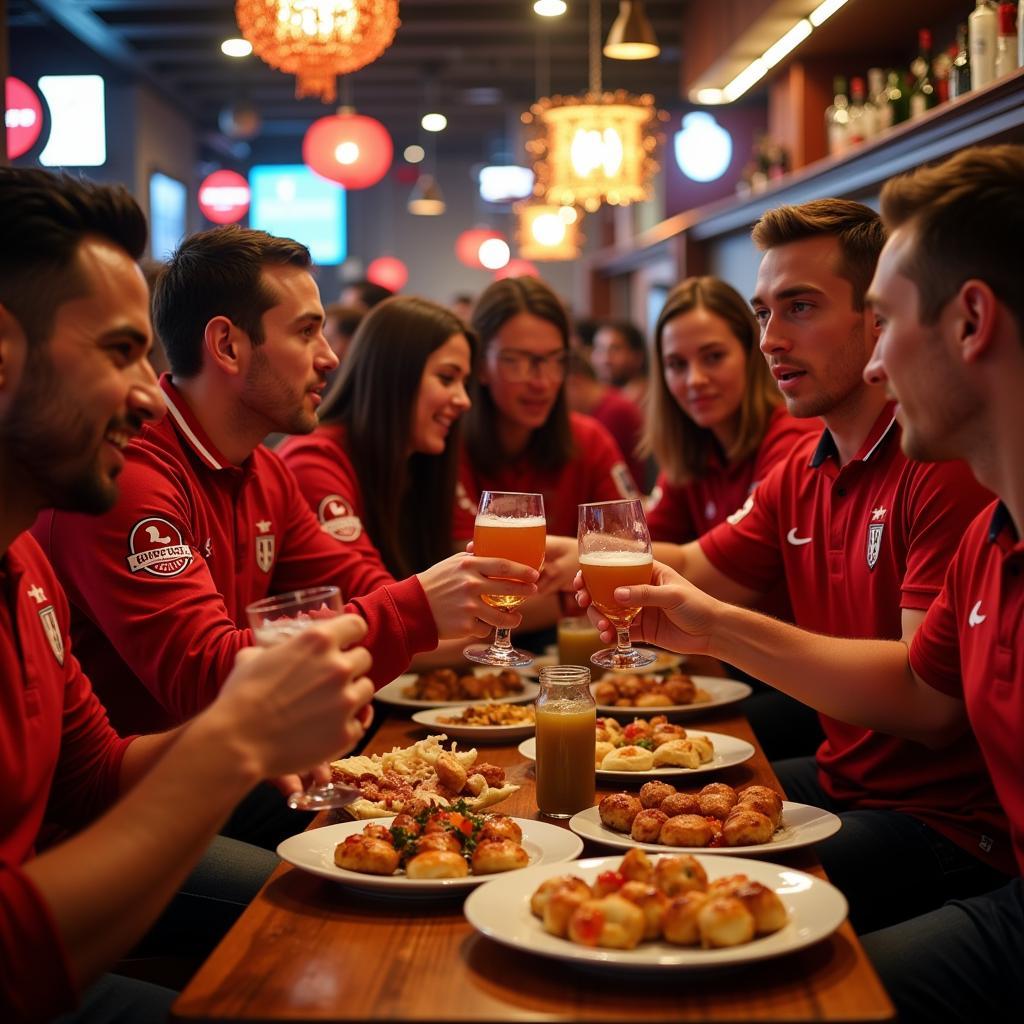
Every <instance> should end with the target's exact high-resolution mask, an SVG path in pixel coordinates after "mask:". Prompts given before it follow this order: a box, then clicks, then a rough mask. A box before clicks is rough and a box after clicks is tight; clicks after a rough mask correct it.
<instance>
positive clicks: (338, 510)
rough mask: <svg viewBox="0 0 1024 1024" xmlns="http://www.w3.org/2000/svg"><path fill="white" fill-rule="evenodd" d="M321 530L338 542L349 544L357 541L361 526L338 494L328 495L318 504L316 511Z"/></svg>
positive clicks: (357, 518)
mask: <svg viewBox="0 0 1024 1024" xmlns="http://www.w3.org/2000/svg"><path fill="white" fill-rule="evenodd" d="M316 514H317V518H318V519H319V520H320V526H321V528H322V529H323V530H324V531H325V532H326V533H329V534H330V535H331V536H332V537H337V538H338V540H343V541H347V542H348V543H349V544H351V543H352V541H354V540H358V538H359V536H360V534H362V532H363V524H362V523H361V522H360V520H359V516H357V515H356V514H355V513H354V511H353V510H352V507H351V506H350V505H349V503H348V502H347V501H345V499H344V498H343V497H342V496H341V495H340V494H328V495H327V497H326V498H324V500H323V501H321V502H320V504H319V506H318V507H317V510H316Z"/></svg>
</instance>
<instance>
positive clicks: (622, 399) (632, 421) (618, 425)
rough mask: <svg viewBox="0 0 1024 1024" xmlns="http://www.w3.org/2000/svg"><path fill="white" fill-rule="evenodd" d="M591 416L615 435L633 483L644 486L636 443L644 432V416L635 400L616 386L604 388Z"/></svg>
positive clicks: (641, 461) (642, 466)
mask: <svg viewBox="0 0 1024 1024" xmlns="http://www.w3.org/2000/svg"><path fill="white" fill-rule="evenodd" d="M589 415H590V416H592V417H593V418H594V419H595V420H597V422H598V423H600V424H601V426H602V427H604V428H605V429H606V430H607V431H608V433H609V434H611V435H612V437H613V438H614V439H615V443H616V444H617V445H618V446H619V450H620V451H621V452H622V454H623V457H624V458H625V460H626V465H627V467H628V468H629V473H630V476H632V477H633V481H634V483H636V484H638V485H642V484H643V482H644V477H645V476H646V470H645V468H644V463H643V459H641V458H640V457H639V456H638V455H637V453H636V446H637V445H638V444H639V443H640V435H641V434H642V433H643V429H644V418H643V415H642V414H641V412H640V410H639V409H638V408H637V406H636V403H635V402H631V401H630V400H629V399H628V398H626V396H625V395H623V394H622V392H621V391H617V390H616V389H615V388H605V389H604V394H603V395H602V396H601V401H600V402H598V403H597V405H595V406H594V408H593V409H591V410H590V413H589Z"/></svg>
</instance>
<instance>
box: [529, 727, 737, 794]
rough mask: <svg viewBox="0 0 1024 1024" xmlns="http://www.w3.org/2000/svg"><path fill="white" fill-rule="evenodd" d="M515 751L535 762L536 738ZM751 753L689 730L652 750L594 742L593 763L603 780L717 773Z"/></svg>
mask: <svg viewBox="0 0 1024 1024" xmlns="http://www.w3.org/2000/svg"><path fill="white" fill-rule="evenodd" d="M598 721H601V720H600V719H598ZM648 742H651V741H648ZM518 750H519V753H520V754H522V755H523V757H525V758H528V759H529V760H531V761H536V760H537V740H536V738H535V737H533V736H531V737H530V738H529V739H525V740H523V741H522V743H520V744H519V747H518ZM753 756H754V748H753V746H751V745H750V744H749V743H747V741H746V740H740V739H737V738H736V737H735V736H726V735H725V734H724V733H719V732H701V733H697V732H692V731H691V732H689V733H687V735H686V738H678V737H673V738H672V739H669V740H666V741H665V742H664V743H662V744H661V745H660V746H658V747H657V748H656V749H653V750H652V749H651V748H649V747H646V746H639V745H636V744H625V745H622V746H618V747H616V746H613V745H612V744H611V743H610V742H607V741H605V742H602V741H597V742H596V743H595V746H594V758H595V762H599V763H596V770H597V777H598V779H600V780H602V781H604V782H606V783H608V782H622V781H625V780H627V779H638V778H657V779H662V778H673V777H679V776H682V775H699V774H701V773H702V772H716V771H718V770H719V769H721V768H728V767H730V766H731V765H734V764H742V763H743V762H744V761H748V760H750V758H752V757H753Z"/></svg>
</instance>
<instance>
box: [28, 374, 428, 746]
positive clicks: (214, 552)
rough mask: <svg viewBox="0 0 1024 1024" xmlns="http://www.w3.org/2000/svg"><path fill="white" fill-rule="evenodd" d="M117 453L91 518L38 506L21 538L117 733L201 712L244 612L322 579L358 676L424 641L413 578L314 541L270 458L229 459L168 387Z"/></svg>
mask: <svg viewBox="0 0 1024 1024" xmlns="http://www.w3.org/2000/svg"><path fill="white" fill-rule="evenodd" d="M161 386H162V387H163V390H164V396H165V398H166V401H167V408H168V415H167V416H165V417H164V419H163V420H162V421H161V422H160V423H157V424H150V425H147V426H146V427H145V428H144V430H143V432H142V434H141V435H140V436H139V437H137V438H136V439H135V440H133V441H132V443H131V445H130V446H129V448H128V455H127V464H126V465H125V468H124V470H123V471H122V473H121V476H120V477H119V487H120V492H121V497H120V499H119V500H118V503H117V505H116V506H115V507H114V509H113V510H111V511H110V512H108V513H107V514H106V515H103V516H83V515H77V514H72V513H67V512H48V513H45V514H44V515H43V516H41V517H40V519H39V520H38V521H37V522H36V525H35V527H34V528H33V531H34V533H35V535H36V538H37V539H38V540H39V541H40V543H41V544H42V545H43V549H44V550H45V551H46V552H47V554H48V555H49V557H50V560H51V562H52V563H53V565H54V568H55V569H56V571H57V574H58V576H59V577H60V579H61V581H62V582H63V584H64V587H65V589H66V590H67V592H68V597H69V598H70V600H71V604H72V607H73V618H72V635H73V637H74V640H75V648H76V650H77V652H78V656H79V657H80V658H81V659H82V664H83V665H84V666H85V667H86V670H87V671H88V673H89V675H90V677H91V678H92V679H93V680H95V686H96V692H97V693H98V694H99V695H100V698H101V700H102V701H103V703H104V705H105V706H106V707H107V709H108V710H109V712H110V716H111V720H112V722H113V723H114V725H115V727H117V728H118V729H120V730H121V731H137V732H155V731H158V730H160V729H165V728H167V727H169V726H171V725H176V724H178V723H180V722H182V721H185V720H186V719H188V718H191V717H192V716H193V715H195V714H196V713H197V712H199V711H201V710H202V709H203V708H204V707H206V706H207V705H208V704H209V703H210V702H211V701H212V700H213V699H214V697H215V696H216V695H217V692H218V690H219V689H220V685H221V682H222V681H223V680H224V678H225V677H226V676H227V674H228V672H229V671H230V670H231V666H232V665H233V664H234V660H235V655H236V653H237V652H238V650H239V649H240V648H242V647H245V646H248V645H249V644H251V642H252V636H251V633H250V630H249V629H248V628H247V625H246V618H245V607H246V605H248V604H249V603H251V602H252V601H257V600H259V599H260V598H263V597H267V596H268V595H271V594H281V593H285V592H286V591H290V590H298V589H301V588H305V587H312V586H320V585H323V584H326V583H334V584H336V585H337V586H338V587H339V588H340V589H341V592H342V595H343V596H344V597H346V598H348V599H349V600H350V601H351V603H350V605H349V606H348V609H347V610H349V611H355V612H357V613H358V614H360V615H362V616H363V618H365V619H366V621H367V623H368V625H369V633H368V636H367V639H366V641H365V643H366V646H367V647H368V648H369V649H370V651H371V653H372V654H373V669H372V672H371V674H372V677H373V679H374V681H375V682H377V683H378V684H380V683H384V682H387V681H388V680H390V679H393V678H394V677H395V676H396V675H398V674H399V673H401V672H403V671H404V670H405V668H406V667H407V666H408V664H409V661H410V659H411V658H412V656H413V654H415V653H417V652H418V651H424V650H432V649H433V648H434V647H436V646H437V631H436V627H435V625H434V619H433V615H432V614H431V611H430V606H429V604H428V603H427V599H426V595H425V594H424V593H423V588H422V587H421V586H420V584H419V581H418V580H417V579H416V578H415V577H410V578H409V579H408V580H405V581H403V582H401V583H389V585H386V586H382V585H381V584H382V583H385V582H388V581H390V577H389V576H387V574H386V573H381V571H380V570H379V568H378V567H376V566H373V565H368V564H366V563H365V561H364V560H363V559H362V558H360V557H359V555H358V554H357V553H355V552H353V551H352V549H351V548H350V547H349V546H348V545H346V544H342V543H339V542H338V541H337V540H335V539H334V538H333V537H331V536H330V535H329V534H327V533H325V532H324V531H323V530H322V529H321V528H320V524H319V523H318V522H317V519H316V516H314V515H313V514H312V513H311V512H310V511H309V508H308V507H307V505H306V502H305V499H304V498H303V497H302V495H301V493H300V492H299V489H298V486H297V485H296V483H295V478H294V477H293V476H292V474H291V473H290V472H289V470H288V469H287V468H286V467H285V465H284V463H282V462H281V460H280V459H279V458H278V457H277V456H276V455H274V454H273V453H272V452H270V451H268V450H267V449H265V448H264V447H262V446H260V447H258V448H257V449H256V450H255V451H254V452H253V453H252V455H250V456H249V458H247V459H246V460H245V462H244V463H243V464H242V465H241V466H234V465H231V464H230V463H229V462H228V461H227V460H226V459H225V458H224V456H223V455H221V453H220V452H219V451H217V448H216V446H215V445H214V444H213V442H212V441H211V440H210V438H209V437H208V436H207V435H206V433H205V432H204V431H203V429H202V427H201V426H200V425H199V423H198V421H197V420H196V418H195V417H194V415H193V414H192V411H191V410H190V409H189V407H188V404H187V403H186V402H185V400H184V398H183V397H182V395H181V393H180V392H179V391H177V389H176V388H175V387H174V385H173V384H171V383H170V380H169V379H168V378H167V377H164V378H163V379H162V380H161Z"/></svg>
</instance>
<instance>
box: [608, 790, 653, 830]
mask: <svg viewBox="0 0 1024 1024" xmlns="http://www.w3.org/2000/svg"><path fill="white" fill-rule="evenodd" d="M643 809H644V805H643V804H642V803H640V800H639V799H638V798H637V797H635V796H633V794H632V793H610V794H609V795H608V796H606V797H604V798H603V799H602V800H601V802H600V803H599V804H598V805H597V812H598V814H599V815H600V816H601V821H602V823H603V824H605V825H607V826H608V828H611V829H614V830H615V831H616V832H628V831H629V830H630V829H631V828H632V827H633V819H634V818H635V817H636V816H637V815H638V814H639V813H640V812H641V811H642V810H643Z"/></svg>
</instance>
